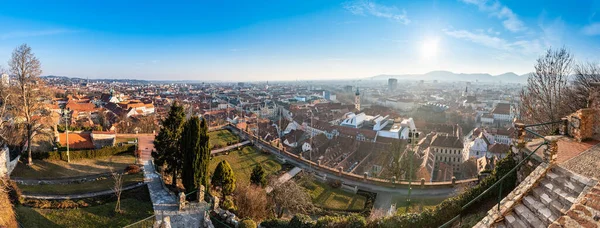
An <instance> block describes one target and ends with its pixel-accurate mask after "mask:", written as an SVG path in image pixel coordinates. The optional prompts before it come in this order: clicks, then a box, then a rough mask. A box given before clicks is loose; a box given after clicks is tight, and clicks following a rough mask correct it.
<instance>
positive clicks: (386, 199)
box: [371, 192, 393, 216]
mask: <svg viewBox="0 0 600 228" xmlns="http://www.w3.org/2000/svg"><path fill="white" fill-rule="evenodd" d="M392 195H393V194H392V193H389V192H380V193H377V198H375V202H374V203H373V210H371V215H374V214H377V213H383V214H385V215H386V216H387V213H388V211H389V210H390V207H391V206H392Z"/></svg>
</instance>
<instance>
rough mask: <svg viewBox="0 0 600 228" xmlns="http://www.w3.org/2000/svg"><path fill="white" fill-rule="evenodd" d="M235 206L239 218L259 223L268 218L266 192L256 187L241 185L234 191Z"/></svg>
mask: <svg viewBox="0 0 600 228" xmlns="http://www.w3.org/2000/svg"><path fill="white" fill-rule="evenodd" d="M234 195H235V205H236V206H237V211H236V213H237V215H238V216H239V217H240V218H245V217H249V218H252V220H254V221H261V220H263V219H265V218H267V217H268V216H269V212H270V210H269V209H270V208H269V204H268V200H267V193H266V191H265V190H264V189H263V188H261V187H259V186H256V185H249V184H242V185H241V186H238V187H237V188H236V190H235V194H234Z"/></svg>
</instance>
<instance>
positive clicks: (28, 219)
mask: <svg viewBox="0 0 600 228" xmlns="http://www.w3.org/2000/svg"><path fill="white" fill-rule="evenodd" d="M115 203H116V202H111V203H107V204H104V205H99V206H93V207H87V208H78V209H37V208H30V207H25V206H18V207H17V208H16V211H17V216H18V217H17V219H18V220H19V222H20V223H21V225H23V227H31V228H35V227H123V226H125V225H128V224H131V223H134V222H136V221H139V220H141V219H144V218H146V217H148V216H151V215H152V214H153V210H152V203H151V202H150V201H149V200H148V201H139V200H136V199H123V200H122V201H121V210H123V211H124V213H122V214H115V213H114V212H113V210H114V208H115Z"/></svg>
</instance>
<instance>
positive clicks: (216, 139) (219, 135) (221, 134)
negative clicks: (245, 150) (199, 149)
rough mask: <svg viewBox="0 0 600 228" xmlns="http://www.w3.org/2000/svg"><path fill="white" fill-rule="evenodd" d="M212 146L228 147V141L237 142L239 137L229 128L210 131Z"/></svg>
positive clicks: (210, 143)
mask: <svg viewBox="0 0 600 228" xmlns="http://www.w3.org/2000/svg"><path fill="white" fill-rule="evenodd" d="M208 136H209V137H210V138H209V142H208V143H209V145H210V148H222V147H226V146H227V143H237V142H238V141H239V138H238V136H237V135H235V134H233V133H231V132H230V131H228V130H218V131H212V132H209V133H208Z"/></svg>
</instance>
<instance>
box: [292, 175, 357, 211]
mask: <svg viewBox="0 0 600 228" xmlns="http://www.w3.org/2000/svg"><path fill="white" fill-rule="evenodd" d="M300 184H301V185H302V186H303V187H304V188H306V190H307V191H308V193H309V195H310V197H311V198H312V201H313V203H315V205H317V206H319V207H322V208H330V209H336V210H361V209H363V208H364V207H365V202H366V198H365V197H364V196H361V195H356V194H352V193H350V192H346V191H343V190H341V189H336V188H332V187H331V186H329V185H327V184H324V183H320V182H317V181H308V182H302V183H300Z"/></svg>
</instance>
